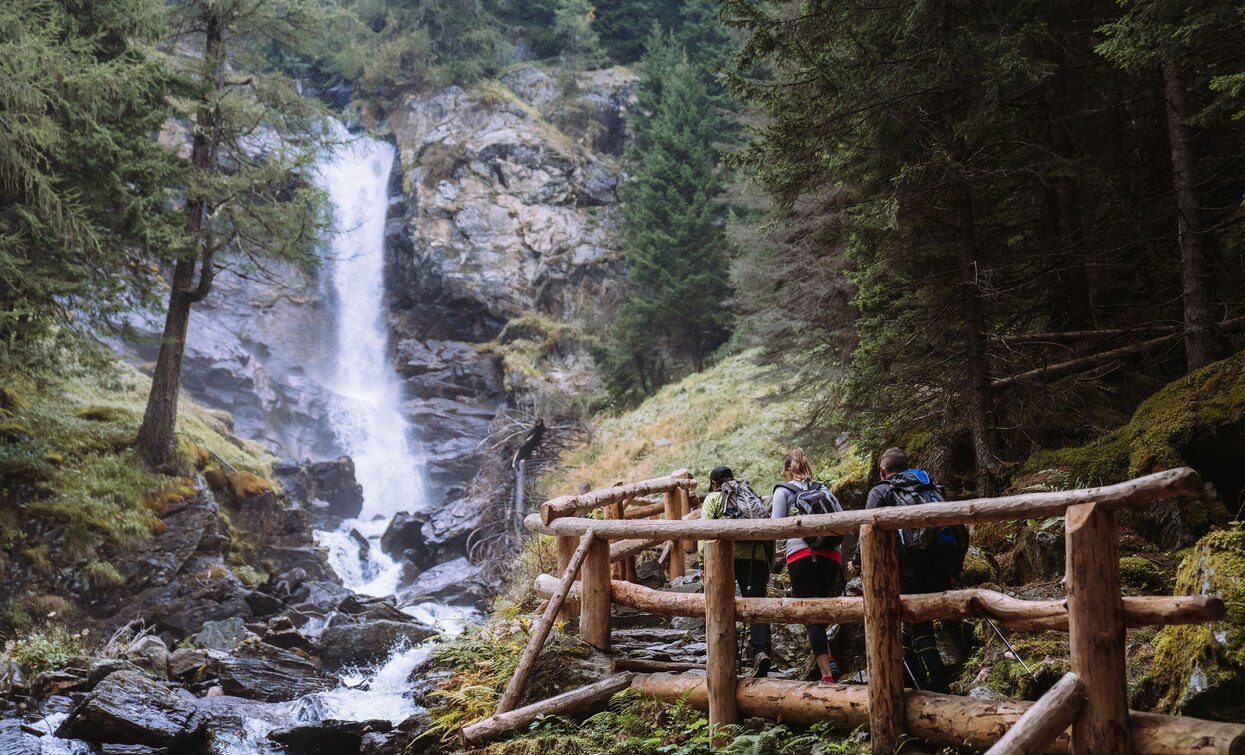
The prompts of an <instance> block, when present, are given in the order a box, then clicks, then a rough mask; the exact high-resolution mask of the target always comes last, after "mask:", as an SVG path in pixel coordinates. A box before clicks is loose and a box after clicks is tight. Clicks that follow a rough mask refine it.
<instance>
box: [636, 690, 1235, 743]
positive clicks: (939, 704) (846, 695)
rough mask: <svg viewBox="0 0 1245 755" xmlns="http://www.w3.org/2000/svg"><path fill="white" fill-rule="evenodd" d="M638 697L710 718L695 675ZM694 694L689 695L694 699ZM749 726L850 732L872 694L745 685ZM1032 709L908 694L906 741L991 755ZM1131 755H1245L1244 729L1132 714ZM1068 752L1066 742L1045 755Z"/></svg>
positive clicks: (864, 718) (740, 699) (742, 710)
mask: <svg viewBox="0 0 1245 755" xmlns="http://www.w3.org/2000/svg"><path fill="white" fill-rule="evenodd" d="M631 687H632V689H635V690H637V691H639V692H642V693H644V694H646V695H652V696H653V697H656V698H659V699H661V700H667V701H669V702H675V701H677V700H679V699H680V698H681V697H683V695H685V694H688V695H689V696H688V701H689V702H690V703H691V704H693V705H695V706H696V707H697V708H699V709H701V710H705V708H706V705H707V704H708V697H707V695H706V690H705V679H704V677H702V676H698V675H693V674H638V675H637V676H636V677H635V679H634V680H633V681H632V683H631ZM689 693H690V694H689ZM735 703H736V705H737V706H738V709H739V715H740V716H741V717H744V718H750V717H759V718H768V719H771V720H772V719H778V718H781V719H782V720H784V721H790V722H793V723H798V724H808V725H811V724H815V723H817V722H819V721H827V722H829V723H830V725H831V726H833V727H834V728H836V729H839V730H842V731H851V730H852V729H855V728H856V727H858V726H860V725H862V724H866V723H868V721H869V690H868V689H867V688H866V687H864V686H860V685H852V684H817V683H816V682H796V681H789V680H785V679H743V680H740V682H739V684H738V686H737V687H736V691H735ZM1032 706H1033V703H1029V702H1024V701H1009V700H1003V701H991V700H977V699H975V698H971V697H959V696H956V695H939V694H936V693H933V692H916V691H913V692H909V693H908V695H907V697H906V700H905V703H904V711H905V718H906V721H907V727H908V734H909V735H911V736H913V737H916V738H918V739H923V740H926V741H929V742H933V743H937V744H944V745H955V746H960V745H966V746H968V747H972V748H974V749H978V750H986V749H989V748H990V747H991V746H992V745H993V744H994V743H995V742H997V741H999V739H1001V738H1002V737H1003V736H1004V735H1005V734H1006V733H1007V731H1008V730H1009V729H1010V728H1011V727H1012V726H1013V725H1014V724H1015V723H1016V722H1017V721H1018V720H1020V717H1021V716H1023V715H1024V714H1025V712H1026V711H1028V710H1029V708H1031V707H1032ZM1129 736H1130V741H1131V747H1132V750H1131V751H1132V753H1133V755H1178V754H1181V753H1187V754H1188V755H1242V753H1245V724H1236V723H1222V722H1219V721H1204V720H1199V719H1196V718H1186V717H1184V716H1179V717H1177V716H1162V715H1158V714H1154V713H1138V712H1135V711H1134V712H1133V713H1132V714H1131V716H1130V718H1129ZM1047 752H1049V753H1052V754H1053V753H1066V752H1068V737H1067V736H1066V735H1061V736H1060V737H1059V738H1058V739H1056V740H1055V742H1054V743H1053V744H1052V745H1051V747H1050V749H1049V750H1047Z"/></svg>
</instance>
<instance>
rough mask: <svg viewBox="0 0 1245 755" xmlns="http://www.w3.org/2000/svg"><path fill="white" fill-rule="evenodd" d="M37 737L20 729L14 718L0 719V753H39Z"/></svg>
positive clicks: (40, 750)
mask: <svg viewBox="0 0 1245 755" xmlns="http://www.w3.org/2000/svg"><path fill="white" fill-rule="evenodd" d="M42 751H43V748H42V747H41V746H40V744H39V738H38V737H36V736H34V735H33V734H27V733H26V732H25V731H23V730H22V722H21V721H20V720H18V719H16V718H9V719H5V720H3V721H0V755H40V753H41V752H42Z"/></svg>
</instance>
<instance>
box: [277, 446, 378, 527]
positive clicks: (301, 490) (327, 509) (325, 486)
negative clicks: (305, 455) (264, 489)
mask: <svg viewBox="0 0 1245 755" xmlns="http://www.w3.org/2000/svg"><path fill="white" fill-rule="evenodd" d="M272 471H273V474H274V475H276V477H277V480H278V481H280V483H281V487H282V489H284V490H285V492H286V494H287V495H289V496H290V498H291V499H292V500H294V501H296V502H297V503H298V504H300V505H301V506H302V507H303V508H305V509H307V510H308V511H309V512H311V516H312V520H313V524H314V525H315V526H316V527H318V528H320V529H334V528H336V527H337V525H338V524H339V523H340V522H341V520H343V519H354V518H355V517H357V516H359V512H360V511H362V510H363V486H362V485H360V484H359V481H358V479H357V478H356V477H355V468H354V460H353V459H351V458H350V457H349V456H339V457H338V458H336V459H334V460H332V461H317V462H313V461H304V462H296V461H291V460H288V459H287V460H284V461H280V462H277V463H276V464H274V465H273V467H272Z"/></svg>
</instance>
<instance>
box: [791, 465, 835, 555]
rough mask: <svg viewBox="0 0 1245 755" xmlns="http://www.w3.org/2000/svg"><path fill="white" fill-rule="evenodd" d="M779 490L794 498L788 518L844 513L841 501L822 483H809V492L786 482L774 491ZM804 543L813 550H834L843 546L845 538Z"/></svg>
mask: <svg viewBox="0 0 1245 755" xmlns="http://www.w3.org/2000/svg"><path fill="white" fill-rule="evenodd" d="M779 488H782V489H783V490H786V491H787V492H788V493H790V494H791V495H792V496H793V499H792V501H791V504H790V505H789V506H788V507H787V514H788V516H811V515H814V514H835V513H839V512H842V511H843V506H842V505H840V504H839V499H837V498H835V497H834V493H831V492H830V488H827V487H826V486H825V485H822V484H821V483H820V482H809V483H808V489H807V490H801V489H800V486H799V485H796V484H795V483H792V482H784V483H782V484H781V485H775V486H774V490H778V489H779ZM804 542H806V543H808V547H809V548H811V549H812V550H834V549H835V548H838V547H839V546H840V545H842V544H843V536H842V535H826V536H823V537H806V538H804Z"/></svg>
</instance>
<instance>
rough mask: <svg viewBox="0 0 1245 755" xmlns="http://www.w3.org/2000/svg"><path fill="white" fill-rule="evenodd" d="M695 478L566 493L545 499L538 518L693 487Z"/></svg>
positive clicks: (572, 513)
mask: <svg viewBox="0 0 1245 755" xmlns="http://www.w3.org/2000/svg"><path fill="white" fill-rule="evenodd" d="M694 487H696V481H695V480H693V479H691V478H690V477H674V476H669V477H655V478H653V479H651V480H641V481H640V482H633V483H630V484H628V485H619V486H618V487H614V488H606V489H604V490H594V491H592V492H591V493H583V494H582V495H566V496H562V497H561V498H554V499H553V500H551V501H545V502H544V503H542V504H541V505H540V516H539V517H538V518H539V520H540V521H541V522H543V523H545V524H549V523H550V522H552V521H553V520H555V519H557V518H558V517H564V516H578V515H580V514H586V513H588V512H589V511H592V510H593V509H595V508H597V507H599V506H604V505H605V504H607V503H617V502H618V501H622V500H626V499H627V498H637V497H639V496H642V495H648V494H649V493H665V492H668V491H671V490H677V489H678V488H694Z"/></svg>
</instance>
